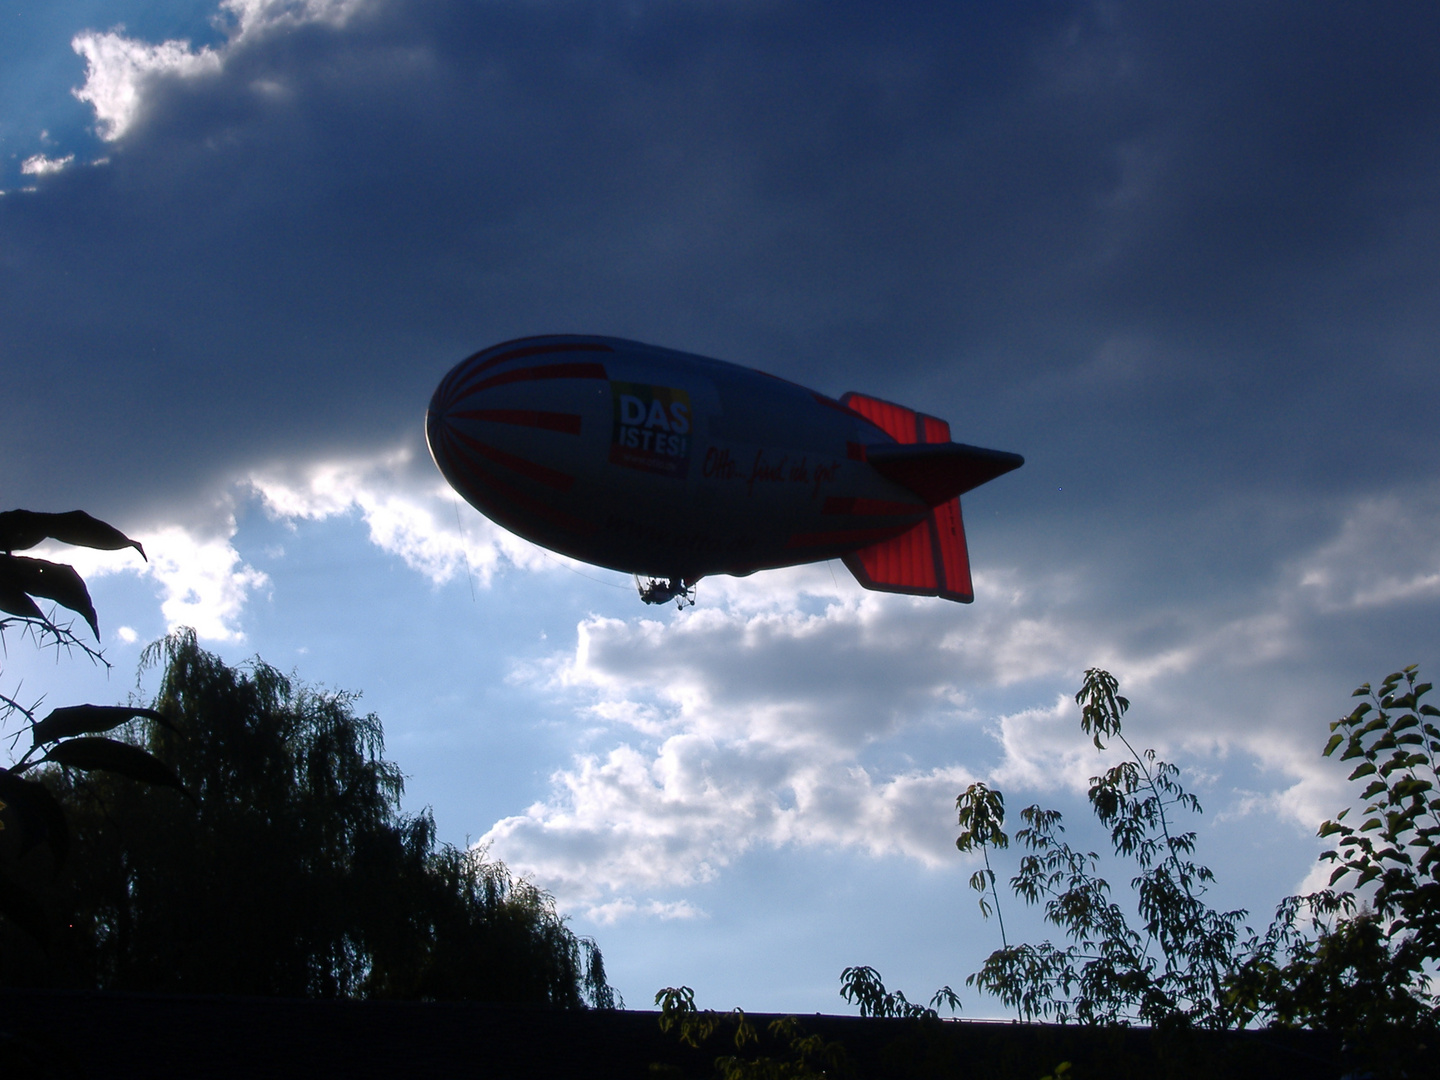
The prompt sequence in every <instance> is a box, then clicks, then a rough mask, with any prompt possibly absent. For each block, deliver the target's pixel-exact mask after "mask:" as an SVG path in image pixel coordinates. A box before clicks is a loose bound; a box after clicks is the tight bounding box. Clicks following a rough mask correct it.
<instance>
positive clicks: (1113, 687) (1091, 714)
mask: <svg viewBox="0 0 1440 1080" xmlns="http://www.w3.org/2000/svg"><path fill="white" fill-rule="evenodd" d="M1118 689H1119V684H1118V683H1117V682H1116V680H1115V678H1114V676H1112V675H1111V674H1110V673H1109V672H1107V671H1103V670H1101V669H1099V668H1091V669H1089V670H1088V671H1086V672H1085V679H1084V682H1083V684H1082V686H1081V688H1080V691H1079V693H1077V694H1076V695H1075V700H1076V703H1077V704H1079V705H1080V706H1081V717H1080V726H1081V728H1082V730H1083V731H1084V732H1085V733H1086V734H1087V735H1089V736H1090V737H1091V739H1092V741H1093V742H1094V744H1095V747H1096V749H1097V750H1102V751H1103V750H1105V749H1106V746H1105V742H1104V741H1103V740H1105V739H1111V740H1118V741H1119V742H1120V744H1121V745H1122V746H1124V748H1125V750H1126V751H1127V752H1128V754H1129V759H1128V760H1125V761H1121V762H1119V763H1118V764H1116V765H1115V766H1113V767H1112V768H1110V769H1108V770H1106V771H1105V772H1104V773H1103V774H1101V775H1100V776H1093V777H1091V778H1090V788H1089V792H1088V798H1089V802H1090V806H1091V808H1092V810H1093V811H1094V813H1095V816H1096V818H1097V819H1098V820H1099V822H1100V823H1101V824H1102V825H1103V826H1105V827H1106V829H1107V830H1108V831H1109V834H1110V845H1111V848H1112V849H1113V851H1114V853H1115V854H1116V855H1118V856H1121V857H1124V858H1129V859H1133V860H1134V861H1135V863H1136V864H1137V866H1138V870H1139V872H1138V874H1136V876H1135V877H1134V878H1132V880H1131V882H1130V884H1131V887H1132V888H1133V889H1134V890H1135V893H1136V901H1137V906H1138V910H1139V915H1140V918H1141V920H1142V926H1141V927H1139V928H1136V927H1132V926H1131V925H1130V921H1129V918H1128V916H1127V915H1126V913H1125V911H1124V909H1122V908H1121V907H1120V906H1119V905H1118V904H1116V903H1115V902H1114V901H1113V900H1112V899H1111V891H1110V885H1109V883H1108V882H1107V881H1106V880H1105V879H1104V878H1103V877H1101V876H1100V875H1099V858H1098V856H1097V855H1096V854H1095V853H1094V852H1080V851H1077V850H1075V849H1074V848H1072V847H1071V846H1070V845H1069V844H1068V843H1066V842H1065V841H1063V840H1062V839H1061V833H1063V831H1064V826H1063V823H1062V820H1061V817H1060V814H1059V813H1058V812H1056V811H1052V810H1044V809H1042V808H1040V807H1038V806H1031V807H1027V808H1026V809H1025V810H1024V811H1023V812H1022V814H1021V817H1022V819H1023V820H1024V821H1025V828H1024V829H1021V830H1020V831H1019V832H1017V833H1016V835H1015V838H1016V840H1018V841H1019V842H1020V843H1021V844H1023V845H1024V846H1025V847H1026V848H1027V849H1028V850H1029V854H1027V855H1026V856H1025V857H1024V858H1023V859H1021V862H1020V868H1019V873H1018V874H1016V876H1015V877H1014V878H1013V879H1012V880H1011V886H1012V887H1013V888H1014V890H1015V892H1016V893H1017V894H1019V896H1020V897H1021V898H1022V899H1024V900H1025V901H1026V902H1027V903H1030V904H1043V905H1044V910H1045V919H1046V921H1047V922H1049V923H1051V924H1052V925H1054V926H1056V927H1059V928H1060V929H1062V930H1063V931H1065V935H1066V937H1067V938H1068V939H1069V943H1068V944H1066V945H1063V946H1057V945H1054V944H1052V943H1050V942H1048V941H1047V942H1044V943H1042V944H1041V945H1038V946H1034V945H1028V944H1027V945H1020V946H1016V947H1013V948H1011V947H1004V948H1001V949H1000V950H998V951H997V952H995V953H992V954H991V955H990V957H989V958H988V959H987V960H986V961H985V963H984V965H983V966H982V967H981V969H980V970H979V971H978V972H976V973H975V974H973V975H971V976H970V977H969V979H968V980H967V981H968V982H969V983H970V984H971V985H973V986H978V987H980V988H981V989H983V990H986V991H988V992H990V993H993V994H995V995H997V996H998V997H1000V998H1001V999H1002V1000H1004V1001H1006V1002H1007V1003H1009V1004H1011V1005H1014V1006H1018V1007H1019V1008H1020V1009H1021V1010H1022V1011H1023V1012H1025V1013H1026V1015H1029V1016H1035V1015H1039V1016H1047V1017H1048V1016H1053V1017H1055V1018H1056V1019H1059V1020H1062V1021H1063V1020H1067V1019H1070V1018H1072V1017H1073V1018H1075V1019H1078V1020H1080V1021H1082V1022H1085V1023H1116V1022H1124V1021H1127V1020H1140V1021H1143V1022H1145V1023H1149V1024H1156V1025H1164V1024H1175V1023H1185V1024H1188V1023H1195V1024H1199V1025H1202V1026H1207V1027H1219V1026H1225V1025H1226V1024H1227V1023H1228V1022H1229V1016H1228V1014H1227V1013H1226V1012H1225V1010H1224V1008H1223V1005H1222V1001H1223V996H1224V982H1225V977H1226V974H1227V972H1228V971H1229V969H1230V958H1231V956H1232V955H1233V953H1234V950H1235V948H1236V945H1237V942H1238V940H1239V936H1240V932H1241V930H1242V929H1243V926H1242V922H1243V920H1244V918H1245V914H1246V913H1245V912H1244V911H1227V912H1222V911H1216V910H1214V909H1213V908H1211V907H1210V906H1209V905H1208V904H1206V903H1205V901H1204V899H1203V897H1204V893H1205V889H1206V887H1207V885H1208V884H1209V883H1210V882H1211V881H1213V879H1214V875H1213V874H1212V873H1211V872H1210V870H1209V868H1207V867H1205V866H1203V865H1201V864H1199V863H1197V862H1195V861H1194V860H1193V858H1192V855H1193V852H1194V849H1195V833H1194V832H1193V831H1183V832H1182V831H1180V830H1179V829H1178V828H1177V825H1176V819H1175V813H1176V811H1177V810H1178V811H1189V812H1194V813H1199V812H1200V809H1201V808H1200V803H1199V801H1198V800H1197V799H1196V798H1195V796H1193V795H1191V794H1190V793H1189V792H1187V791H1186V790H1185V789H1184V787H1183V786H1182V785H1181V783H1180V770H1179V769H1178V768H1177V767H1176V766H1174V765H1171V764H1170V763H1168V762H1165V761H1161V760H1160V759H1159V758H1158V757H1157V756H1156V753H1155V751H1154V750H1149V749H1147V750H1144V751H1137V750H1136V749H1135V747H1134V746H1132V745H1131V743H1130V742H1129V740H1128V739H1126V738H1125V736H1124V734H1123V731H1122V726H1121V717H1122V716H1124V714H1125V712H1126V711H1127V710H1128V709H1129V707H1130V702H1129V701H1128V700H1127V699H1126V698H1124V697H1121V696H1120V695H1119V693H1118Z"/></svg>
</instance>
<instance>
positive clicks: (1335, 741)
mask: <svg viewBox="0 0 1440 1080" xmlns="http://www.w3.org/2000/svg"><path fill="white" fill-rule="evenodd" d="M1344 741H1345V736H1344V735H1342V734H1340V733H1339V732H1338V731H1337V732H1336V733H1335V734H1334V735H1331V736H1330V741H1329V742H1327V743H1326V744H1325V752H1324V754H1323V755H1322V756H1323V757H1329V756H1330V755H1331V754H1333V753H1334V752H1335V748H1336V747H1337V746H1339V745H1340V744H1341V743H1342V742H1344Z"/></svg>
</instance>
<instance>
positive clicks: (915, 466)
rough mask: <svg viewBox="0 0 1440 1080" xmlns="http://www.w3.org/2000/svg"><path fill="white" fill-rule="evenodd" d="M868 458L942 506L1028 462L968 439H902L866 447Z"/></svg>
mask: <svg viewBox="0 0 1440 1080" xmlns="http://www.w3.org/2000/svg"><path fill="white" fill-rule="evenodd" d="M865 460H866V461H868V462H869V463H870V464H871V465H872V466H873V467H874V469H875V471H876V472H878V473H879V474H880V475H881V476H883V477H885V478H886V479H887V480H893V481H894V482H895V483H897V484H899V485H900V486H901V487H903V488H906V489H908V490H910V491H913V492H914V493H915V494H916V495H919V496H920V497H921V498H922V499H924V500H925V501H926V502H927V503H929V504H930V505H931V506H939V505H940V504H941V503H945V502H948V501H950V500H951V499H953V498H955V496H957V495H963V494H965V492H967V491H969V490H971V489H972V488H977V487H979V486H980V485H981V484H983V483H986V482H987V481H990V480H994V479H995V478H996V477H997V476H1003V475H1004V474H1005V473H1007V472H1009V471H1010V470H1011V469H1018V468H1019V467H1020V466H1021V465H1024V464H1025V459H1024V458H1023V457H1021V456H1020V455H1019V454H1007V453H1006V452H1005V451H1003V450H985V449H982V448H981V447H978V446H966V445H965V444H964V443H952V442H947V443H939V444H934V443H929V444H915V443H912V444H911V445H909V446H902V445H900V444H899V443H881V444H879V445H875V444H871V445H870V446H867V447H865Z"/></svg>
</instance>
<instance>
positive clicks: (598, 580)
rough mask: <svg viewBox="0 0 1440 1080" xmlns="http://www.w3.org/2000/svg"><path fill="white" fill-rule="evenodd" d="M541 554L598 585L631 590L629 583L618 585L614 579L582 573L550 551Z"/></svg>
mask: <svg viewBox="0 0 1440 1080" xmlns="http://www.w3.org/2000/svg"><path fill="white" fill-rule="evenodd" d="M540 554H541V555H543V556H545V558H547V559H549V560H550V561H551V562H553V563H554V564H555V565H556V566H562V567H564V568H565V569H566V570H569V571H570V572H571V573H572V574H576V575H578V576H579V577H583V578H584V579H585V580H586V581H593V582H595V583H596V584H598V585H609V586H610V588H612V589H623V590H625V591H626V592H629V591H630V586H629V585H617V584H615V582H613V581H606V580H605V579H604V578H598V577H591V576H590V575H589V574H582V573H580V571H579V570H576V569H575V567H573V566H571V565H570V564H569V563H565V562H561V561H560V560H559V559H557V558H555V557H554V556H552V555H551V554H550V553H549V552H548V551H544V550H542V551H541V552H540Z"/></svg>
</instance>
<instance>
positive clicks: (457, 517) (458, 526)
mask: <svg viewBox="0 0 1440 1080" xmlns="http://www.w3.org/2000/svg"><path fill="white" fill-rule="evenodd" d="M450 498H451V500H452V501H453V502H454V504H455V528H456V529H458V530H459V532H460V558H462V559H464V560H465V580H466V581H468V582H469V583H470V602H471V603H472V604H473V603H475V577H474V575H473V574H471V573H470V552H469V551H468V550H467V543H466V540H465V526H464V525H462V524H461V523H460V500H459V498H457V497H456V495H455V493H454V492H453V491H452V492H451V493H450Z"/></svg>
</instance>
